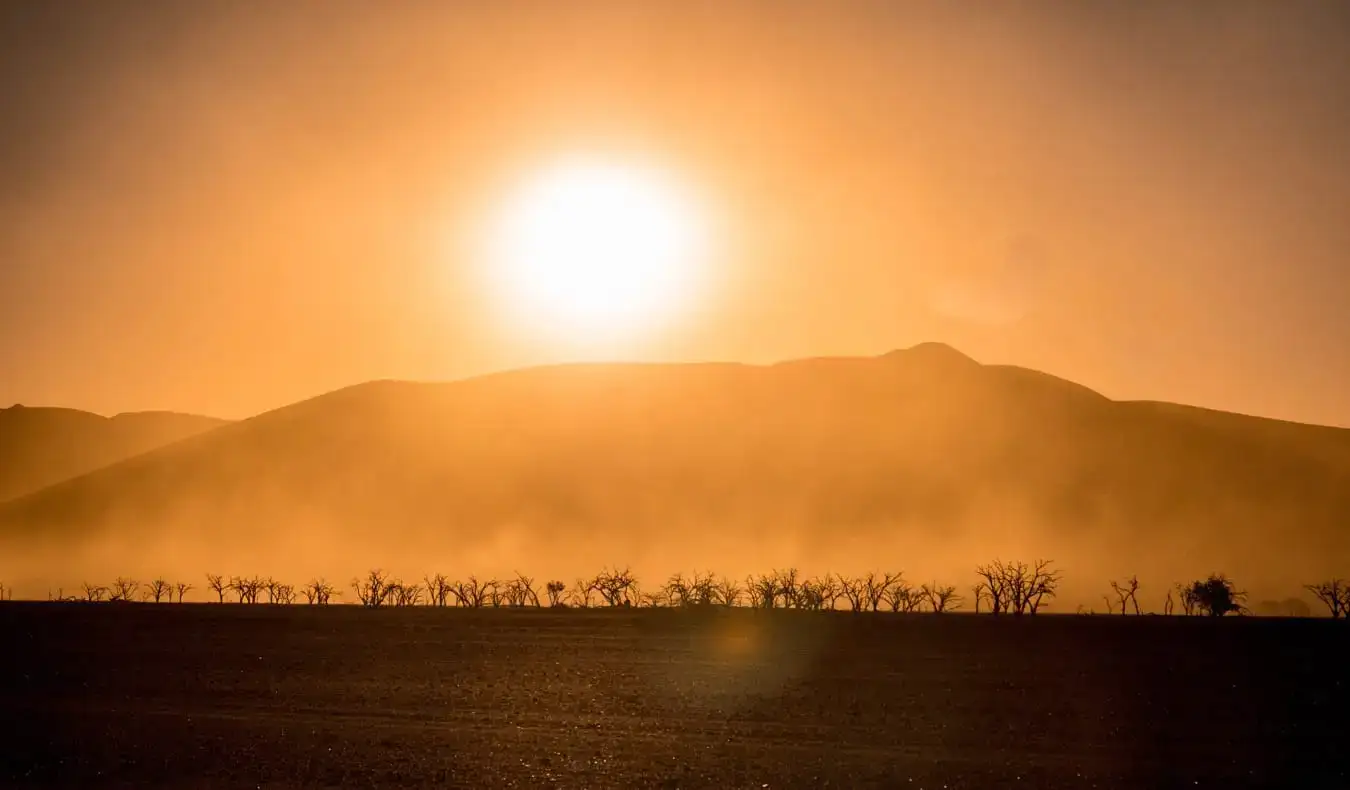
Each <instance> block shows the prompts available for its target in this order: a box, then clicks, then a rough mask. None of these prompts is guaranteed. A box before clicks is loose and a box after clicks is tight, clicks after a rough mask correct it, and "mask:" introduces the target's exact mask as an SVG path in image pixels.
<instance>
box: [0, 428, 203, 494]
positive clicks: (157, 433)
mask: <svg viewBox="0 0 1350 790" xmlns="http://www.w3.org/2000/svg"><path fill="white" fill-rule="evenodd" d="M224 424H225V421H224V420H217V419H214V418H212V417H199V416H197V415H193V414H175V413H172V412H137V413H128V414H119V415H117V416H116V417H103V416H101V415H98V414H91V413H89V412H85V411H77V410H75V409H56V408H35V407H25V406H17V405H16V406H13V407H10V408H8V409H0V502H4V501H7V500H10V499H13V498H15V497H18V496H21V495H23V494H28V493H32V492H33V491H36V490H38V489H39V488H43V487H45V486H49V485H51V484H53V483H57V482H60V481H62V480H65V479H67V478H71V477H75V476H77V475H82V474H84V473H86V472H92V471H93V470H95V469H98V468H99V467H101V466H107V465H108V464H111V463H115V462H117V461H122V460H125V459H127V458H130V457H131V456H133V455H137V454H139V453H143V452H145V451H147V450H153V449H154V448H156V447H160V446H163V445H165V444H169V443H170V442H175V441H178V440H179V439H183V438H186V437H188V436H192V435H194V434H198V433H201V432H202V431H207V430H210V429H212V428H215V427H218V426H220V425H224Z"/></svg>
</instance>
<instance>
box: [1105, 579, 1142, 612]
mask: <svg viewBox="0 0 1350 790" xmlns="http://www.w3.org/2000/svg"><path fill="white" fill-rule="evenodd" d="M1111 592H1112V593H1114V594H1115V596H1116V600H1117V602H1118V603H1119V604H1120V613H1121V614H1125V613H1126V612H1127V611H1128V610H1127V607H1128V606H1129V605H1131V604H1133V605H1134V613H1135V614H1139V599H1138V598H1136V597H1135V593H1137V592H1139V577H1138V576H1131V577H1130V578H1128V579H1126V580H1125V583H1124V584H1122V583H1120V582H1117V581H1114V580H1112V582H1111ZM1114 608H1115V606H1114V605H1112V603H1111V600H1110V599H1109V598H1108V599H1107V601H1106V610H1107V611H1108V612H1109V611H1111V610H1113V609H1114Z"/></svg>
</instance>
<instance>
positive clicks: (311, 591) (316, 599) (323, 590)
mask: <svg viewBox="0 0 1350 790" xmlns="http://www.w3.org/2000/svg"><path fill="white" fill-rule="evenodd" d="M304 592H305V600H307V601H309V603H310V604H311V605H315V606H325V605H327V604H328V601H329V599H330V598H332V597H333V596H334V595H337V594H338V592H337V590H336V589H334V587H333V585H331V584H329V583H328V581H327V580H326V579H324V578H323V577H319V578H317V579H311V580H310V582H309V584H307V585H305V590H304Z"/></svg>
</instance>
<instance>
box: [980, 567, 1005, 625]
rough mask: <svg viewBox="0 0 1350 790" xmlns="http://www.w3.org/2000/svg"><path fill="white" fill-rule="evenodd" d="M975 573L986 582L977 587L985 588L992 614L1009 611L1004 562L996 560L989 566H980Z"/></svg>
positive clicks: (985, 598) (985, 596)
mask: <svg viewBox="0 0 1350 790" xmlns="http://www.w3.org/2000/svg"><path fill="white" fill-rule="evenodd" d="M975 573H977V574H978V575H979V576H980V578H982V579H983V580H984V581H983V582H982V583H981V584H980V585H977V586H978V587H983V590H982V592H983V594H984V600H985V601H987V602H988V603H989V612H990V614H1003V613H1004V612H1006V611H1008V583H1007V572H1006V569H1005V566H1004V564H1003V561H1002V560H994V561H993V562H991V563H989V564H988V565H980V566H978V567H976V568H975ZM978 594H979V593H977V595H978Z"/></svg>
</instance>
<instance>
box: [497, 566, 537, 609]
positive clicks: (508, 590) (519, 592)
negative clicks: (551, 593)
mask: <svg viewBox="0 0 1350 790" xmlns="http://www.w3.org/2000/svg"><path fill="white" fill-rule="evenodd" d="M503 595H504V596H505V598H506V605H507V606H538V605H539V595H538V594H537V593H536V592H535V591H534V579H532V578H530V577H529V576H526V575H524V574H522V573H520V572H519V571H517V572H516V578H514V579H512V580H511V581H509V582H506V584H505V586H504V588H503Z"/></svg>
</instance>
